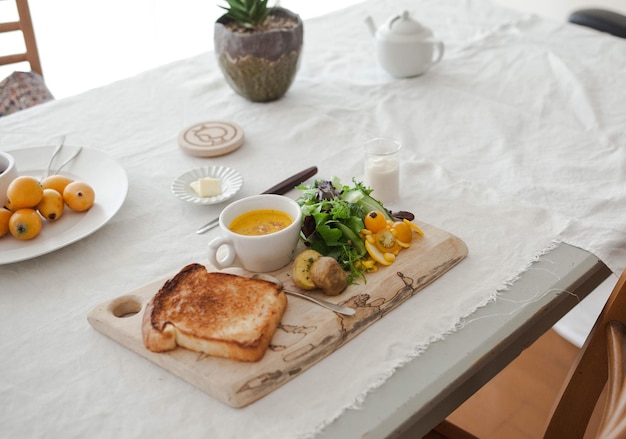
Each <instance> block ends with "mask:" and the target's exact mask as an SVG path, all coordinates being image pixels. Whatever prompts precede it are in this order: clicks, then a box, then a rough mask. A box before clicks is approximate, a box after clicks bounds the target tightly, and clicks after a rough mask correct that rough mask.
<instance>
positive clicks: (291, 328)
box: [88, 221, 468, 407]
mask: <svg viewBox="0 0 626 439" xmlns="http://www.w3.org/2000/svg"><path fill="white" fill-rule="evenodd" d="M416 223H417V224H418V225H419V226H420V227H421V228H422V230H423V231H424V232H425V235H424V237H416V238H415V239H414V241H413V243H412V245H411V247H410V248H409V249H407V250H403V251H402V252H401V253H400V255H399V256H398V258H397V259H396V262H395V263H394V264H393V265H391V266H389V267H383V268H381V269H380V270H379V271H378V272H376V273H371V274H369V275H368V276H367V284H365V285H351V286H350V287H348V288H347V289H346V290H345V291H344V292H343V293H342V294H340V295H339V296H335V297H329V296H324V295H322V294H321V293H310V294H311V295H315V294H318V295H319V297H320V298H323V299H325V300H328V301H331V302H334V303H339V304H341V305H345V306H350V307H353V308H355V309H356V314H355V315H354V316H342V315H339V314H336V313H334V312H331V311H328V310H327V309H324V308H322V307H320V306H317V305H315V304H313V303H311V302H309V301H307V300H304V299H300V298H297V297H293V296H288V300H289V304H288V306H287V310H286V312H285V315H284V316H283V319H282V321H281V324H280V326H279V328H278V329H277V331H276V334H275V335H274V338H273V339H272V343H271V345H270V349H269V350H268V351H267V352H266V354H265V356H264V357H263V359H261V360H260V361H259V362H256V363H239V362H236V361H232V360H227V359H222V358H215V357H208V356H206V355H203V354H199V353H196V352H192V351H189V350H186V349H183V348H180V347H179V348H177V349H176V350H174V351H171V352H167V353H158V354H157V353H153V352H150V351H148V350H147V349H146V348H145V347H144V345H143V342H142V338H141V318H142V312H143V309H144V307H145V305H146V304H147V302H148V301H149V300H150V299H151V298H152V296H153V295H154V294H156V292H157V291H158V290H159V288H160V287H161V286H162V285H163V283H164V282H165V281H166V280H167V278H162V279H158V280H155V281H154V282H151V283H149V284H148V285H145V286H143V287H141V288H139V289H137V290H135V291H132V292H129V293H127V294H123V295H121V296H119V297H117V298H116V299H114V300H111V301H109V302H106V303H103V304H101V305H99V306H97V307H95V308H94V309H93V310H92V311H91V312H90V313H89V315H88V320H89V323H90V324H91V325H92V326H93V327H94V328H95V329H96V330H97V331H99V332H101V333H103V334H104V335H106V336H108V337H110V338H111V339H113V340H115V341H116V342H118V343H120V344H121V345H123V346H125V347H127V348H129V349H131V350H133V351H134V352H136V353H138V354H139V355H141V356H143V357H145V358H147V359H149V360H150V361H153V362H154V363H156V364H158V365H159V366H161V367H163V368H165V369H166V370H168V371H170V372H172V373H174V374H175V375H177V376H179V377H181V378H182V379H184V380H186V381H188V382H189V383H191V384H193V385H194V386H196V387H198V388H199V389H201V390H202V391H204V392H206V393H207V394H209V395H211V396H212V397H214V398H216V399H218V400H219V401H221V402H223V403H225V404H227V405H230V406H232V407H243V406H246V405H248V404H250V403H252V402H254V401H256V400H258V399H259V398H262V397H263V396H265V395H267V394H268V393H270V392H271V391H273V390H274V389H276V388H278V387H279V386H281V385H283V384H284V383H286V382H287V381H289V380H291V379H293V378H295V377H296V376H298V375H300V374H301V373H303V372H304V371H305V370H307V369H308V368H309V367H311V366H312V365H313V364H315V363H316V362H318V361H320V360H321V359H323V358H325V357H327V356H328V355H330V354H332V353H333V352H334V351H335V350H337V349H339V348H340V347H341V346H342V345H344V344H345V343H347V342H349V341H350V340H352V339H353V338H354V337H356V336H357V335H358V334H359V333H361V332H362V331H363V330H365V328H367V327H368V326H370V325H371V324H372V323H374V322H375V321H377V320H378V319H380V318H382V317H384V316H385V315H386V314H388V313H389V312H390V311H391V310H393V309H394V308H396V307H398V306H399V305H400V304H402V303H403V302H404V301H406V300H407V299H409V298H410V297H411V296H413V295H414V294H416V293H417V292H418V291H420V290H421V289H423V288H424V287H425V286H427V285H428V284H430V283H432V282H433V281H435V280H436V279H437V278H439V277H440V276H442V275H443V274H444V273H446V272H447V271H448V270H450V269H451V268H452V267H454V266H455V265H456V264H458V263H459V262H460V261H461V260H463V259H464V258H465V256H466V255H467V251H468V250H467V247H466V245H465V243H464V242H463V241H462V240H460V239H459V238H457V237H456V236H454V235H451V234H450V233H448V232H446V231H443V230H441V229H438V228H436V227H433V226H430V225H428V224H425V223H420V222H418V221H416ZM205 265H207V264H205ZM181 268H182V266H181ZM207 268H208V269H209V270H213V269H214V268H213V267H211V266H209V265H207ZM290 269H291V267H290V266H287V267H285V268H283V269H281V270H278V271H276V272H273V273H270V274H272V275H274V276H276V277H278V278H279V279H281V280H282V281H283V283H284V284H285V287H286V288H289V289H296V287H295V286H294V285H293V282H292V281H291V273H290ZM172 275H173V274H172ZM170 277H171V276H170Z"/></svg>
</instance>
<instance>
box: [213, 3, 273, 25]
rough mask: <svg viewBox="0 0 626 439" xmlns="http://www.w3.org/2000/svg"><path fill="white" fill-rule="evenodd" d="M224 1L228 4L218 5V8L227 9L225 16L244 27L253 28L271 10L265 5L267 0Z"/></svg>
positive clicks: (262, 20)
mask: <svg viewBox="0 0 626 439" xmlns="http://www.w3.org/2000/svg"><path fill="white" fill-rule="evenodd" d="M225 1H226V3H228V6H220V8H222V9H225V10H226V11H227V12H226V16H227V17H228V18H230V19H231V20H234V21H235V22H236V23H237V24H239V25H240V26H243V27H246V28H254V27H256V26H258V25H259V24H261V23H263V22H264V21H265V19H266V18H267V16H268V15H269V14H270V12H271V8H269V7H268V6H267V2H268V0H225Z"/></svg>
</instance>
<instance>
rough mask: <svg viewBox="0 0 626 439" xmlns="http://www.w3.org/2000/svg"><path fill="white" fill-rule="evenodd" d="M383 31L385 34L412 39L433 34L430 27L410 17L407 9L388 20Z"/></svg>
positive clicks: (420, 38) (428, 36)
mask: <svg viewBox="0 0 626 439" xmlns="http://www.w3.org/2000/svg"><path fill="white" fill-rule="evenodd" d="M384 33H385V36H394V37H401V38H410V39H412V40H413V39H415V40H422V39H426V38H430V37H432V36H433V33H432V31H431V30H430V29H428V28H427V27H424V26H422V25H421V24H420V23H418V22H417V21H415V20H413V19H412V18H411V15H410V14H409V11H404V12H402V15H397V16H395V17H393V18H392V19H391V20H389V22H388V23H387V26H386V29H385V32H384Z"/></svg>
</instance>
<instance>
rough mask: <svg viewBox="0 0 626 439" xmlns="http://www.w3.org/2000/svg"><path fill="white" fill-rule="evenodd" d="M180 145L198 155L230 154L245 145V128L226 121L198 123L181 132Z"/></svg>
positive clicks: (190, 152)
mask: <svg viewBox="0 0 626 439" xmlns="http://www.w3.org/2000/svg"><path fill="white" fill-rule="evenodd" d="M178 145H179V146H180V147H181V148H182V149H183V150H184V151H186V152H188V153H189V154H192V155H195V156H198V157H216V156H220V155H224V154H228V153H229V152H233V151H234V150H236V149H237V148H239V147H240V146H241V145H243V128H241V127H240V126H239V125H237V124H236V123H234V122H225V121H209V122H201V123H197V124H195V125H192V126H190V127H189V128H185V129H184V130H182V131H181V132H180V134H179V135H178Z"/></svg>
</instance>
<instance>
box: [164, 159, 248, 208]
mask: <svg viewBox="0 0 626 439" xmlns="http://www.w3.org/2000/svg"><path fill="white" fill-rule="evenodd" d="M204 177H211V178H219V179H220V180H221V181H222V193H221V194H220V195H217V196H215V197H199V196H198V194H197V193H196V192H195V191H194V190H193V189H192V188H191V186H190V184H191V183H192V182H194V181H196V180H197V179H199V178H204ZM242 186H243V177H242V176H241V175H240V174H239V172H237V171H235V170H234V169H231V168H227V167H226V166H205V167H203V168H197V169H193V170H191V171H188V172H185V173H184V174H183V175H181V176H179V177H178V178H176V179H175V180H174V181H173V182H172V186H171V189H172V192H173V193H174V195H176V196H177V197H178V198H180V199H181V200H184V201H189V202H190V203H195V204H216V203H222V202H224V201H226V200H228V199H230V198H232V197H234V196H235V194H236V193H237V192H239V190H240V189H241V187H242Z"/></svg>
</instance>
